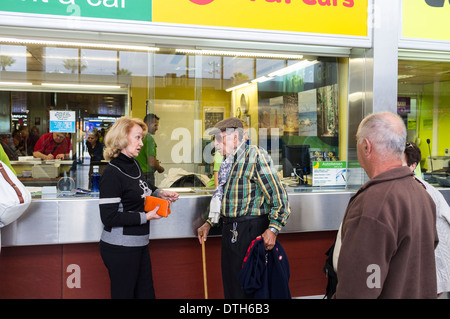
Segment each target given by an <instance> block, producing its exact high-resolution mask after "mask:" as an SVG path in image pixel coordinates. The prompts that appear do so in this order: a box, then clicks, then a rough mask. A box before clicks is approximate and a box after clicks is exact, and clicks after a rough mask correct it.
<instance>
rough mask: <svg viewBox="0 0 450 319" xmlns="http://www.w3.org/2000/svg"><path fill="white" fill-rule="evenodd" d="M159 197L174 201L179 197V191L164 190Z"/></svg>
mask: <svg viewBox="0 0 450 319" xmlns="http://www.w3.org/2000/svg"><path fill="white" fill-rule="evenodd" d="M158 197H160V198H162V199H165V200H169V201H171V202H174V201H176V200H177V199H178V193H176V192H174V191H168V190H162V191H160V192H159V194H158Z"/></svg>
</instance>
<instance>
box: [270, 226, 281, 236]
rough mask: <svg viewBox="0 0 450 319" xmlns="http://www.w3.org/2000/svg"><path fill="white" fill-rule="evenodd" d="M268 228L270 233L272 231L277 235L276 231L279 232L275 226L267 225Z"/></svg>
mask: <svg viewBox="0 0 450 319" xmlns="http://www.w3.org/2000/svg"><path fill="white" fill-rule="evenodd" d="M269 230H270V231H271V232H272V233H274V234H275V236H278V233H279V231H278V229H276V228H275V227H269Z"/></svg>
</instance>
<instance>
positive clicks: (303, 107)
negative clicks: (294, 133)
mask: <svg viewBox="0 0 450 319" xmlns="http://www.w3.org/2000/svg"><path fill="white" fill-rule="evenodd" d="M298 123H299V127H298V135H300V136H317V90H316V89H314V90H308V91H305V92H300V93H298Z"/></svg>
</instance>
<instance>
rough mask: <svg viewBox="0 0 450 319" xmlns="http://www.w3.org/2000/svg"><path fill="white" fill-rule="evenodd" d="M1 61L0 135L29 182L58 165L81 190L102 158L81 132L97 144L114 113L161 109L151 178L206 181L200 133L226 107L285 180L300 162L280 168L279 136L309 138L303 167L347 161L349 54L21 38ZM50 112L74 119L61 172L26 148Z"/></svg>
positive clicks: (52, 177)
mask: <svg viewBox="0 0 450 319" xmlns="http://www.w3.org/2000/svg"><path fill="white" fill-rule="evenodd" d="M0 63H1V71H0V101H1V105H2V109H1V113H0V130H1V132H0V134H1V137H2V138H1V141H2V145H3V148H4V149H5V150H6V151H7V152H8V154H9V156H10V160H11V162H12V165H13V166H14V167H15V169H16V172H17V174H18V175H19V177H20V178H21V180H22V181H23V182H24V183H25V184H26V185H30V186H37V187H42V186H54V185H57V183H58V181H59V180H60V179H61V177H64V174H65V175H66V176H71V177H72V178H73V179H74V181H75V185H76V188H77V189H78V190H79V193H80V194H82V193H83V192H84V190H86V193H89V190H90V186H91V185H90V182H89V178H90V174H91V172H92V166H93V165H98V166H100V172H101V168H102V167H104V165H106V164H107V163H106V162H105V161H104V160H102V159H98V158H93V157H92V153H90V152H89V151H90V148H91V147H90V146H89V144H88V143H90V141H89V136H90V135H92V133H96V135H97V137H98V141H99V142H102V139H103V138H104V135H105V134H107V130H108V127H109V126H110V125H111V124H112V123H114V121H115V120H116V119H117V118H119V117H121V116H125V115H130V116H133V117H138V118H141V119H143V118H144V117H145V115H146V114H147V113H154V114H156V115H157V116H158V117H159V129H158V130H157V131H156V132H155V133H154V136H153V137H154V139H155V142H156V145H157V155H156V157H157V159H158V160H159V161H160V163H161V166H163V167H164V172H162V173H156V174H155V175H156V176H155V177H156V180H155V184H156V185H157V186H159V187H173V186H195V187H205V186H206V185H207V184H208V182H209V181H211V178H212V176H213V170H214V145H213V143H212V140H211V137H210V136H209V134H208V131H209V130H210V129H211V127H213V126H214V125H215V123H217V122H218V121H220V120H222V119H224V118H227V117H230V116H235V117H238V118H240V119H241V120H242V121H243V123H244V125H245V126H246V127H247V128H248V134H249V141H248V143H250V144H253V145H257V146H259V147H263V148H265V149H266V150H267V151H268V152H269V154H270V155H271V156H272V159H273V161H274V164H275V167H276V169H277V171H278V172H279V174H280V177H283V176H284V178H285V180H286V182H287V183H289V182H290V181H289V180H293V181H294V183H295V182H298V178H297V176H298V174H297V173H298V172H296V171H295V170H293V171H292V172H283V161H282V160H283V157H284V154H283V151H282V150H283V146H290V145H308V146H309V150H310V160H311V163H312V164H311V165H314V163H315V162H338V161H346V160H347V149H346V142H345V143H343V142H342V141H343V139H346V131H347V116H348V115H347V111H346V110H347V107H346V104H347V81H348V60H347V58H342V57H333V56H317V55H311V54H302V53H301V52H300V53H295V54H294V53H287V54H286V53H283V52H275V53H273V52H262V51H261V52H259V51H252V52H250V51H238V50H234V51H232V50H228V51H224V50H191V49H180V48H170V47H152V46H140V47H132V46H128V47H125V46H119V45H117V46H114V45H105V44H98V45H95V44H88V43H79V44H70V43H62V42H61V43H57V42H51V43H50V42H49V43H45V42H42V43H39V44H38V43H36V42H35V41H29V42H27V41H24V42H23V43H13V44H11V43H0ZM55 111H68V112H72V113H73V114H74V116H75V126H74V127H75V128H74V129H73V130H71V131H67V132H63V133H64V134H65V135H66V136H67V137H66V138H67V139H70V141H71V145H72V149H71V152H70V154H69V155H68V156H66V157H65V158H64V160H62V161H61V162H57V163H58V164H60V165H59V168H58V169H57V170H55V169H53V168H51V167H53V166H54V164H55V163H54V161H52V160H49V159H45V158H44V159H41V158H36V157H35V156H36V154H34V145H35V143H36V142H37V140H38V138H39V137H41V136H42V135H44V134H45V133H49V132H50V131H51V127H52V124H53V123H52V114H54V112H55ZM36 132H37V133H36ZM35 134H38V135H35ZM39 165H40V166H39ZM316 165H317V164H316ZM37 166H39V167H40V170H39V172H38V169H37V168H36V167H37ZM47 166H48V167H47ZM344 166H345V167H346V164H344ZM47 171H48V172H50V173H51V174H50V173H48V172H47ZM305 172H306V171H305ZM46 173H47V175H45V174H46ZM311 175H312V174H311V173H309V170H308V174H307V175H306V176H305V177H304V178H305V181H307V182H308V184H309V185H311V184H312V176H311ZM290 176H293V177H290ZM210 185H211V184H210ZM340 185H346V182H342V183H340Z"/></svg>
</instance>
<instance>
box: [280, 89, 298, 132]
mask: <svg viewBox="0 0 450 319" xmlns="http://www.w3.org/2000/svg"><path fill="white" fill-rule="evenodd" d="M283 114H284V118H283V119H284V123H283V124H284V135H298V94H297V93H295V94H289V95H285V96H283Z"/></svg>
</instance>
